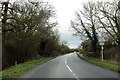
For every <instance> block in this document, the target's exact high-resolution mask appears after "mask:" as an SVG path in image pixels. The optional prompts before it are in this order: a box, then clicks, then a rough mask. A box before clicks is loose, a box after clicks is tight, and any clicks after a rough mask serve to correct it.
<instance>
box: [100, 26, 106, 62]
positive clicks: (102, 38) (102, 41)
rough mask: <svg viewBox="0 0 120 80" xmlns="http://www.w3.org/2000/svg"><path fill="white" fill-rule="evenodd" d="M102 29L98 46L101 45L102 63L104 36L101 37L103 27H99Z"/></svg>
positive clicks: (102, 57) (102, 58)
mask: <svg viewBox="0 0 120 80" xmlns="http://www.w3.org/2000/svg"><path fill="white" fill-rule="evenodd" d="M101 28H102V29H101V35H100V41H99V42H100V45H101V60H102V62H103V60H104V55H103V54H104V44H105V43H104V42H105V39H104V36H103V27H101Z"/></svg>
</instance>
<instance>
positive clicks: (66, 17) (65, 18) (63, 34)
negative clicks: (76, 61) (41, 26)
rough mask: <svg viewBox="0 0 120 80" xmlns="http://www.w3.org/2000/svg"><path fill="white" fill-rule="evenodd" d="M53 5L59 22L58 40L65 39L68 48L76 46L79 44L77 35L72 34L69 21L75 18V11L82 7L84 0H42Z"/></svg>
mask: <svg viewBox="0 0 120 80" xmlns="http://www.w3.org/2000/svg"><path fill="white" fill-rule="evenodd" d="M44 1H48V2H49V3H50V4H51V5H53V6H54V7H55V10H56V14H57V21H58V24H59V28H58V29H59V33H60V40H61V41H66V42H67V43H68V45H69V47H70V48H76V47H78V45H79V44H80V42H81V40H80V38H79V37H75V36H73V33H74V31H73V30H71V27H70V21H71V20H72V19H74V18H75V11H76V10H77V9H79V8H81V7H82V3H83V1H86V0H44Z"/></svg>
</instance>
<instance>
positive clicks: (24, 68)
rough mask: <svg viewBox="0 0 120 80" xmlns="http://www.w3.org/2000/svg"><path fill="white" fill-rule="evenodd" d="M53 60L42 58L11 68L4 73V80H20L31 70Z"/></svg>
mask: <svg viewBox="0 0 120 80" xmlns="http://www.w3.org/2000/svg"><path fill="white" fill-rule="evenodd" d="M51 59H52V58H40V59H38V60H31V61H27V62H24V63H21V64H18V65H17V66H11V67H10V68H8V69H6V70H3V71H2V78H3V79H5V78H18V77H20V76H21V75H23V74H25V73H26V72H28V71H29V70H31V69H33V68H35V67H37V66H39V65H41V64H43V63H45V62H47V61H49V60H51Z"/></svg>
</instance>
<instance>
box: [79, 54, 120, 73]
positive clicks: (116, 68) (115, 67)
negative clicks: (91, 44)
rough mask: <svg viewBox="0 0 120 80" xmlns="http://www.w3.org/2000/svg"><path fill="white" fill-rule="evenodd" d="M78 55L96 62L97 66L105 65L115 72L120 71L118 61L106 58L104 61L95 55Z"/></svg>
mask: <svg viewBox="0 0 120 80" xmlns="http://www.w3.org/2000/svg"><path fill="white" fill-rule="evenodd" d="M78 56H79V57H80V58H82V59H84V60H85V61H87V62H90V63H92V64H95V65H97V66H100V67H103V68H105V69H109V70H112V71H115V72H120V63H119V62H117V61H111V60H104V61H103V62H102V61H101V60H100V59H96V58H93V57H82V56H80V55H79V54H78Z"/></svg>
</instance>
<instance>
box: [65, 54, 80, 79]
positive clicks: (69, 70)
mask: <svg viewBox="0 0 120 80" xmlns="http://www.w3.org/2000/svg"><path fill="white" fill-rule="evenodd" d="M70 55H72V54H70ZM70 55H69V56H70ZM67 59H68V57H67V58H66V59H65V63H66V66H67V68H68V69H69V71H70V72H72V74H73V75H74V76H75V78H76V79H77V80H79V78H78V77H77V75H76V74H75V73H73V71H72V70H71V68H70V67H69V65H68V63H67Z"/></svg>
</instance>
